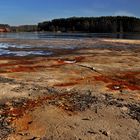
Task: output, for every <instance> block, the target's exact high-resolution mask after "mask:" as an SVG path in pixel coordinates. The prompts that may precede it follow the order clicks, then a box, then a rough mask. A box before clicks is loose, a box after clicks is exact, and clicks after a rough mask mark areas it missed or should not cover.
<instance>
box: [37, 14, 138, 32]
mask: <svg viewBox="0 0 140 140" xmlns="http://www.w3.org/2000/svg"><path fill="white" fill-rule="evenodd" d="M38 31H51V32H89V33H116V32H140V19H139V18H135V17H127V16H117V17H113V16H107V17H71V18H60V19H54V20H52V21H45V22H41V23H39V24H38Z"/></svg>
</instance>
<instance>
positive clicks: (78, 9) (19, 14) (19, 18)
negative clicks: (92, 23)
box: [0, 0, 140, 25]
mask: <svg viewBox="0 0 140 140" xmlns="http://www.w3.org/2000/svg"><path fill="white" fill-rule="evenodd" d="M108 15H111V16H112V15H115V16H116V15H127V16H136V17H140V0H0V23H8V24H10V25H22V24H36V23H38V22H41V21H44V20H51V19H53V18H61V17H72V16H108Z"/></svg>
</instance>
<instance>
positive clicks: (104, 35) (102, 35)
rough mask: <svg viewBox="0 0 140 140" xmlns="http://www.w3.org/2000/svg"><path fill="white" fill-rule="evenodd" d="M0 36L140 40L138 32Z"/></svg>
mask: <svg viewBox="0 0 140 140" xmlns="http://www.w3.org/2000/svg"><path fill="white" fill-rule="evenodd" d="M0 38H14V39H56V38H61V39H81V38H120V39H137V40H140V34H139V33H125V34H113V33H38V32H35V33H32V32H31V33H26V32H24V33H1V34H0Z"/></svg>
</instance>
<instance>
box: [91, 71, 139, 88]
mask: <svg viewBox="0 0 140 140" xmlns="http://www.w3.org/2000/svg"><path fill="white" fill-rule="evenodd" d="M139 74H140V72H125V73H121V74H120V75H118V76H95V77H94V78H95V80H97V81H103V82H105V83H109V84H108V85H107V88H109V89H111V90H122V89H129V90H140V79H138V78H137V77H136V76H137V75H139Z"/></svg>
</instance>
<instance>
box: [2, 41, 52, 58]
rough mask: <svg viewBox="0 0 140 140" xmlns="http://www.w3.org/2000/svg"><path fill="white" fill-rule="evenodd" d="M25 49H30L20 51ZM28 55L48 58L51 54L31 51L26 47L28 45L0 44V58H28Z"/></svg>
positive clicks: (43, 51) (31, 49) (44, 51)
mask: <svg viewBox="0 0 140 140" xmlns="http://www.w3.org/2000/svg"><path fill="white" fill-rule="evenodd" d="M25 48H30V50H26V51H25V50H22V49H25ZM11 49H14V50H11ZM17 49H18V50H17ZM29 55H45V56H48V55H52V52H50V51H46V50H33V48H32V46H28V45H16V44H9V43H0V56H29Z"/></svg>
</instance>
